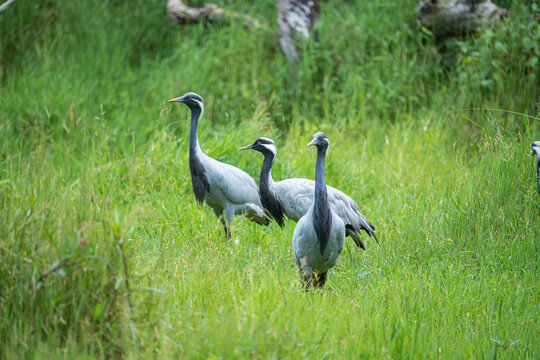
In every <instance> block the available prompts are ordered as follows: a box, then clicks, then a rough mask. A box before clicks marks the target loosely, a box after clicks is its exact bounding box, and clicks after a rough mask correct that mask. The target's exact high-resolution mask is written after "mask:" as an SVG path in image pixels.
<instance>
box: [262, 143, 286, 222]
mask: <svg viewBox="0 0 540 360" xmlns="http://www.w3.org/2000/svg"><path fill="white" fill-rule="evenodd" d="M263 155H264V162H263V166H262V168H261V177H260V182H259V190H260V194H261V202H262V204H263V206H264V208H265V209H266V211H268V212H269V213H270V215H272V217H273V218H274V220H276V222H277V223H278V224H279V226H281V227H283V225H284V221H285V218H284V214H283V208H282V207H281V204H280V202H279V200H278V199H277V198H276V194H274V192H273V190H272V188H271V186H272V184H273V183H274V180H273V179H272V165H273V164H274V159H275V158H276V156H275V154H274V153H272V152H270V151H268V152H264V153H263Z"/></svg>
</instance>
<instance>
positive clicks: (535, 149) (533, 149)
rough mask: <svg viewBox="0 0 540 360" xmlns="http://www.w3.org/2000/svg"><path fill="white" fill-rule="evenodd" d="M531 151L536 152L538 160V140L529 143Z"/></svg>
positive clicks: (539, 152)
mask: <svg viewBox="0 0 540 360" xmlns="http://www.w3.org/2000/svg"><path fill="white" fill-rule="evenodd" d="M531 148H532V152H533V153H535V154H536V159H537V160H538V161H540V141H535V142H533V143H532V145H531Z"/></svg>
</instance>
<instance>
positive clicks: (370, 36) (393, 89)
mask: <svg viewBox="0 0 540 360" xmlns="http://www.w3.org/2000/svg"><path fill="white" fill-rule="evenodd" d="M135 3H136V5H137V6H135V5H133V4H130V5H128V4H123V3H122V2H119V1H110V2H99V5H96V4H94V2H88V3H85V4H82V5H81V4H78V3H76V2H73V3H72V2H61V3H60V2H59V3H55V2H52V1H48V2H45V3H44V4H41V5H40V4H37V3H28V2H20V4H17V5H16V7H14V8H13V9H11V10H10V11H11V12H12V14H14V17H11V18H6V17H5V16H4V14H2V16H0V29H2V30H3V31H2V36H5V42H4V43H3V45H2V47H0V49H1V50H2V53H1V59H3V63H2V64H1V65H0V66H1V68H0V70H1V74H2V77H1V87H2V88H1V90H0V91H1V95H0V134H1V140H2V141H0V206H1V208H0V209H1V210H0V239H1V241H0V259H1V262H0V279H2V280H1V281H0V311H1V312H2V314H3V316H2V317H1V320H0V339H1V342H0V349H2V350H0V357H3V358H13V357H20V356H23V357H29V358H32V357H34V358H62V357H64V358H73V357H77V358H93V357H108V358H110V357H120V356H125V357H128V358H157V357H160V358H161V357H164V358H167V357H168V358H211V357H216V358H224V359H225V358H249V357H252V358H291V359H297V358H303V357H305V358H332V359H333V358H411V359H418V358H430V359H431V358H497V357H503V358H509V359H510V358H512V359H513V358H531V359H534V358H538V356H539V353H540V346H539V345H538V341H537V338H538V335H537V334H538V332H539V329H540V326H539V325H540V324H539V320H538V318H539V316H538V315H539V314H538V299H539V296H540V289H539V285H538V275H539V270H540V269H539V261H538V260H539V250H540V249H539V242H538V240H539V239H540V230H539V228H538V224H539V222H540V213H539V207H538V206H539V205H538V204H539V198H538V194H537V190H536V188H535V169H534V164H533V159H532V157H529V156H527V152H528V151H529V150H530V143H531V142H532V140H537V139H539V138H540V126H539V121H538V120H537V118H538V117H539V116H538V108H537V106H538V105H537V99H538V94H539V93H538V88H536V87H534V86H532V85H531V82H530V81H529V77H530V76H531V75H530V74H531V73H532V74H534V72H531V71H530V69H526V68H525V67H523V66H522V65H521V64H517V63H516V64H513V66H514V67H513V71H517V73H516V74H515V78H514V79H513V80H514V81H511V82H509V83H502V84H496V85H495V86H494V87H493V88H492V89H491V90H490V91H491V95H489V94H488V95H486V94H480V93H479V92H477V90H476V89H475V88H474V84H473V83H472V80H470V79H468V80H467V81H463V79H461V80H460V79H459V78H458V77H456V76H454V75H455V74H454V73H453V71H456V70H455V69H457V68H454V69H446V68H444V67H443V66H442V65H441V59H440V57H441V55H439V53H438V52H437V49H436V48H435V47H434V46H433V45H432V44H431V43H430V41H429V39H422V38H421V37H420V35H419V34H418V32H417V31H416V29H415V28H414V26H412V25H411V24H412V23H413V22H414V16H415V14H414V9H415V6H416V2H414V1H407V2H403V3H401V2H396V3H395V4H394V3H393V2H359V3H358V4H355V3H350V2H337V3H336V4H335V6H334V5H332V6H330V4H329V3H324V5H323V19H324V20H323V22H322V23H321V24H320V25H319V33H320V39H321V41H320V43H318V44H311V45H309V46H308V48H307V49H306V50H305V51H306V52H307V54H308V55H309V56H306V57H305V58H304V59H303V61H302V62H301V64H300V65H299V74H298V80H299V84H298V89H297V92H296V94H295V96H294V97H293V93H294V92H293V91H291V89H289V88H288V86H289V80H288V76H289V67H288V64H287V63H286V61H285V60H284V59H283V57H282V55H281V54H280V53H279V51H278V48H277V40H276V37H275V35H273V34H271V33H269V32H268V29H266V28H264V29H258V30H246V29H245V28H244V27H243V26H242V24H240V23H234V22H233V23H231V24H217V25H213V26H212V25H206V26H203V25H198V26H192V27H188V28H185V29H179V28H178V27H176V26H175V25H174V24H171V23H170V22H169V20H168V18H167V17H166V14H165V9H164V4H163V2H162V1H155V2H146V1H138V2H135ZM272 4H273V3H272V2H270V1H265V2H254V3H253V4H251V3H249V5H248V4H246V5H244V6H243V7H244V8H242V6H240V5H238V4H229V3H227V4H226V5H227V6H229V5H230V6H231V7H234V10H235V11H245V12H249V13H250V14H252V15H257V16H259V17H260V18H261V19H263V20H264V21H266V23H267V24H269V26H270V24H273V21H274V17H275V14H274V13H273V11H275V10H274V7H273V5H272ZM93 5H96V6H97V7H98V8H99V9H100V10H99V12H96V11H94V10H95V8H94V6H93ZM40 6H41V8H40ZM81 7H82V10H84V11H83V12H84V13H85V14H86V15H87V16H86V17H85V21H81V22H79V21H75V20H74V19H80V10H81ZM143 9H147V10H143ZM259 11H263V12H262V13H259ZM515 12H516V13H518V14H520V13H519V12H518V10H517V7H516V10H515ZM74 14H78V15H76V16H75V17H74ZM104 14H106V15H104ZM389 14H392V16H389ZM32 16H33V17H35V18H32ZM516 16H517V15H516ZM27 17H31V19H28V18H27ZM25 23H32V24H36V26H37V25H40V26H41V29H42V31H41V32H39V33H35V32H34V31H30V30H26V31H27V32H25V31H24V29H26V28H25V25H24V24H25ZM135 23H136V24H135ZM272 26H273V25H272ZM507 26H511V25H507ZM12 28H13V29H16V30H14V31H13V32H8V31H7V30H6V29H12ZM4 30H6V31H4ZM345 33H347V34H348V36H345V35H344V34H345ZM4 34H8V35H4ZM31 35H32V37H30V36H31ZM491 36H494V35H491ZM17 39H18V40H17ZM82 39H85V41H82ZM15 40H17V41H15ZM469 41H470V42H471V43H470V44H469V46H474V43H473V41H474V39H470V40H469ZM8 51H9V53H8ZM479 51H480V50H479ZM518 70H520V71H521V70H523V73H519V71H518ZM188 90H192V91H196V92H198V93H199V94H201V95H202V96H203V97H204V99H205V105H206V111H205V114H204V117H203V119H202V120H201V121H200V126H199V137H200V142H201V146H202V148H203V149H204V151H206V152H207V154H209V155H211V156H213V157H215V158H217V159H219V160H221V161H225V162H228V163H230V164H233V165H235V166H238V167H240V168H242V169H244V170H246V171H247V172H248V173H249V174H251V175H252V176H253V177H255V178H257V180H258V175H259V170H260V166H261V164H262V157H261V156H260V154H258V153H256V152H240V151H239V150H238V149H239V147H241V146H244V145H247V144H249V143H251V142H252V141H253V140H254V139H255V138H256V137H258V136H267V137H272V138H273V139H274V140H275V141H276V144H277V147H278V157H277V159H276V162H275V164H274V169H273V172H272V173H273V176H274V178H275V179H276V180H281V179H285V178H289V177H306V178H313V177H314V164H315V153H314V152H313V149H310V148H306V146H305V145H306V143H307V142H308V141H309V140H310V139H311V135H312V134H313V133H314V132H316V131H318V130H323V131H325V132H326V133H327V134H328V136H329V138H330V142H331V144H332V145H331V148H330V151H329V153H328V158H327V182H328V183H329V184H331V185H333V186H335V187H338V188H340V189H342V190H343V191H345V192H347V193H348V194H350V195H351V196H352V197H353V198H354V199H355V200H356V201H357V203H358V204H359V205H360V207H361V210H362V212H363V213H364V214H365V215H366V217H367V218H368V219H369V220H370V221H371V222H373V224H374V225H375V226H376V228H377V231H378V232H377V235H378V238H379V241H380V245H377V244H376V243H375V242H374V241H372V240H370V239H366V245H367V250H366V251H365V252H364V251H361V250H359V249H358V248H356V247H355V246H354V244H353V243H352V241H350V240H349V239H347V240H346V246H345V249H344V251H343V254H342V255H341V257H340V259H339V262H338V265H337V266H336V267H335V268H334V269H332V270H331V271H330V272H329V280H328V285H327V289H326V290H325V291H324V292H314V293H312V294H305V293H304V292H302V291H301V288H300V282H299V277H298V274H297V271H296V269H295V266H294V262H293V259H292V254H291V240H292V233H293V230H294V225H295V224H294V223H293V222H288V223H287V224H286V225H285V227H284V228H283V229H281V228H279V227H278V226H277V225H276V224H271V225H270V226H268V227H261V226H257V225H255V224H253V223H250V222H249V221H248V220H247V219H244V218H242V217H236V218H235V221H234V223H233V229H232V230H233V237H232V240H231V241H227V240H225V238H224V236H223V231H222V228H221V225H220V223H219V221H218V220H217V219H216V217H215V216H214V214H213V212H212V211H211V210H210V209H209V208H208V207H207V206H202V207H201V206H198V205H196V203H195V199H194V196H193V194H192V190H191V179H190V175H189V168H188V162H187V154H188V136H189V126H188V125H189V111H188V109H187V108H186V107H185V106H183V105H178V104H168V103H167V99H169V98H170V97H172V96H174V95H176V96H179V95H181V94H182V93H184V92H186V91H188ZM473 107H474V108H480V110H466V109H470V108H473ZM487 109H491V110H487ZM493 109H502V110H509V111H513V112H515V113H510V112H504V111H497V110H493ZM526 115H529V117H528V116H526ZM531 116H532V117H531ZM124 259H125V260H126V266H127V268H124V262H123V260H124ZM126 270H127V273H126ZM128 284H129V288H128Z"/></svg>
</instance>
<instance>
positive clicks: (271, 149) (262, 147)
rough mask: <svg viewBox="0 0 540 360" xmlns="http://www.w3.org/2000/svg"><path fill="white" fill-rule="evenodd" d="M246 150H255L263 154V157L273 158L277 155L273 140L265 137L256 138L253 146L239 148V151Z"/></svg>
mask: <svg viewBox="0 0 540 360" xmlns="http://www.w3.org/2000/svg"><path fill="white" fill-rule="evenodd" d="M246 149H251V150H256V151H258V152H260V153H263V155H273V156H274V157H275V156H276V155H277V148H276V143H274V140H272V139H269V138H265V137H260V138H257V140H255V141H254V142H253V144H251V145H247V146H244V147H241V148H240V150H246Z"/></svg>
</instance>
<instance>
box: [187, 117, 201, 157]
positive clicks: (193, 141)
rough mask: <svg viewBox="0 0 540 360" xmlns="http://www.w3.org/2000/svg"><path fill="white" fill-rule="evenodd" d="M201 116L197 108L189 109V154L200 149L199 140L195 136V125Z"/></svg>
mask: <svg viewBox="0 0 540 360" xmlns="http://www.w3.org/2000/svg"><path fill="white" fill-rule="evenodd" d="M200 115H201V109H200V108H198V107H193V108H191V129H190V132H189V153H190V155H192V154H193V155H194V153H195V152H196V151H197V150H198V149H199V148H200V145H199V138H198V136H197V125H198V124H199V117H200Z"/></svg>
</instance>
